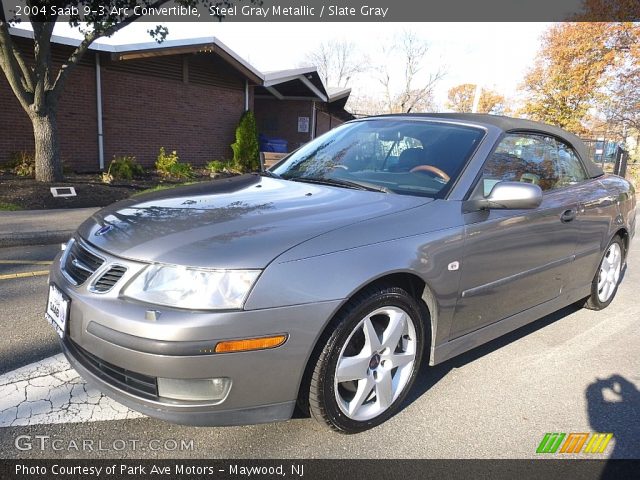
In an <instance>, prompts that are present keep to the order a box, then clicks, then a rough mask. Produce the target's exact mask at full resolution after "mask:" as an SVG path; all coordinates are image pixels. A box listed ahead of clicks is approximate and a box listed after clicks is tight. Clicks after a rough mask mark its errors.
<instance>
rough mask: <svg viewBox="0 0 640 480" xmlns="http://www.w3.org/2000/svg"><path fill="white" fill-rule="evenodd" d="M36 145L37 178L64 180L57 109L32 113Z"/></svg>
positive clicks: (40, 180) (48, 180)
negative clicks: (42, 112) (42, 113)
mask: <svg viewBox="0 0 640 480" xmlns="http://www.w3.org/2000/svg"><path fill="white" fill-rule="evenodd" d="M31 123H32V125H33V136H34V139H35V145H36V180H37V181H39V182H59V181H60V180H62V162H61V160H60V149H59V146H58V123H57V119H56V114H55V111H52V110H49V111H47V112H46V113H45V114H44V115H40V114H37V113H34V114H32V115H31Z"/></svg>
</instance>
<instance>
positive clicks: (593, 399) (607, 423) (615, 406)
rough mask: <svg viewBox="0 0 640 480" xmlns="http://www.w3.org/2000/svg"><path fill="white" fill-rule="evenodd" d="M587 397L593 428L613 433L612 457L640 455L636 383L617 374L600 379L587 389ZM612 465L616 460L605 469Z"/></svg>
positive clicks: (639, 407) (639, 404) (639, 405)
mask: <svg viewBox="0 0 640 480" xmlns="http://www.w3.org/2000/svg"><path fill="white" fill-rule="evenodd" d="M585 397H586V400H587V413H588V415H589V425H591V429H592V430H593V431H594V432H598V433H613V438H614V448H613V450H611V452H610V454H609V458H611V459H619V458H633V459H637V458H640V390H638V388H637V387H636V385H634V384H633V383H632V382H631V381H629V380H627V379H626V378H624V377H623V376H622V375H617V374H616V375H611V376H610V377H608V378H605V379H599V378H598V379H596V380H595V381H594V382H593V383H591V384H590V385H589V386H588V387H587V388H586V390H585ZM607 453H608V452H607ZM612 467H613V468H615V462H614V465H607V467H605V471H610V470H611V469H612ZM603 473H604V472H603Z"/></svg>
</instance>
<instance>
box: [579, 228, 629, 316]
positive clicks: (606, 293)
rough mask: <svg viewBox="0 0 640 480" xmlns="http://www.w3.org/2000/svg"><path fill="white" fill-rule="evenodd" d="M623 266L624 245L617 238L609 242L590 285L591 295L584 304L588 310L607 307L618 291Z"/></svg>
mask: <svg viewBox="0 0 640 480" xmlns="http://www.w3.org/2000/svg"><path fill="white" fill-rule="evenodd" d="M623 265H624V244H623V243H622V239H621V238H620V237H618V236H616V237H614V238H613V240H611V243H610V244H609V246H608V247H607V250H606V251H605V254H604V257H603V258H602V261H601V262H600V266H599V267H598V271H597V272H596V275H595V277H594V279H593V281H592V283H591V295H590V296H589V298H588V299H587V301H586V303H585V307H586V308H588V309H590V310H602V309H603V308H606V307H608V306H609V304H610V303H611V301H612V300H613V297H615V295H616V292H617V291H618V285H619V284H620V279H621V277H622V266H623Z"/></svg>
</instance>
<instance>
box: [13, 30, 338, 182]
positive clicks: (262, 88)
mask: <svg viewBox="0 0 640 480" xmlns="http://www.w3.org/2000/svg"><path fill="white" fill-rule="evenodd" d="M11 33H12V36H13V40H14V42H15V44H16V46H17V47H18V48H19V49H20V50H21V51H22V52H23V54H24V55H25V56H26V57H27V58H29V55H33V40H32V39H31V32H28V31H25V30H18V29H12V31H11ZM52 41H53V44H54V45H53V49H52V50H53V60H54V63H55V64H60V63H61V62H62V61H63V60H64V59H66V58H67V57H68V55H69V53H70V52H71V51H72V49H73V48H74V47H75V46H76V45H77V43H78V41H77V40H75V39H70V38H64V37H56V36H54V37H53V39H52ZM348 95H349V90H348V89H341V90H335V89H334V90H332V89H327V88H326V87H325V86H324V85H323V84H322V82H321V81H320V78H319V76H318V73H317V71H316V69H315V68H304V69H296V70H287V71H281V72H271V73H267V74H263V73H262V72H259V71H258V70H257V69H255V68H254V67H253V66H251V65H250V64H248V63H247V62H246V61H244V60H243V59H241V58H240V57H239V56H238V55H236V54H235V53H234V52H233V51H231V50H230V49H229V48H228V47H227V46H225V45H224V44H223V43H222V42H220V41H219V40H218V39H216V38H213V37H212V38H204V39H190V40H186V41H185V40H177V41H166V42H164V43H162V44H157V43H155V42H151V43H144V44H133V45H114V46H111V45H98V44H94V45H93V46H92V48H91V50H90V52H88V53H87V55H85V57H84V58H83V60H82V62H81V64H80V65H78V67H77V68H76V70H75V71H74V72H73V73H72V74H71V75H70V77H69V80H68V83H67V85H66V88H65V91H64V92H63V94H62V97H61V100H60V105H59V110H58V125H59V135H60V153H61V157H62V159H63V161H64V162H65V165H67V166H68V167H70V168H71V169H73V170H75V171H89V172H90V171H99V170H102V169H104V168H105V167H108V164H109V161H110V159H111V158H113V157H114V156H119V155H134V156H135V157H136V158H137V159H138V161H139V162H140V163H141V164H143V165H145V166H151V165H153V162H154V161H155V159H156V156H157V154H158V150H159V149H160V147H165V148H166V149H167V150H169V151H170V150H177V151H178V154H179V155H180V157H181V159H182V160H183V161H187V162H190V163H192V164H193V165H203V164H205V163H206V162H208V161H209V160H225V159H229V158H231V157H232V152H231V148H230V144H231V143H232V142H233V141H234V132H235V128H236V126H237V124H238V121H239V119H240V117H241V115H242V113H243V112H244V111H245V110H247V109H250V110H254V112H255V114H256V121H257V124H258V130H259V132H260V133H263V134H265V135H268V136H271V137H276V138H281V139H284V140H286V141H287V142H288V148H289V150H293V149H295V148H297V147H298V146H299V145H300V144H302V143H305V142H307V141H309V140H310V139H312V138H314V137H315V136H316V135H319V134H321V133H324V132H325V131H327V130H329V129H330V128H333V127H335V126H336V125H338V124H340V123H342V122H343V121H344V120H346V119H348V118H350V116H349V114H348V113H347V112H346V111H345V110H344V102H346V99H347V98H348ZM0 106H1V108H0V164H1V163H3V162H5V161H7V160H9V158H10V157H11V155H12V154H13V153H14V152H19V151H28V152H32V151H33V150H34V146H33V133H32V129H31V123H30V121H29V119H28V117H27V115H26V113H25V112H24V111H23V110H22V108H21V106H20V105H19V103H18V101H17V99H16V98H15V97H14V95H13V93H12V92H11V89H10V87H9V84H8V83H7V81H6V79H5V78H4V75H0Z"/></svg>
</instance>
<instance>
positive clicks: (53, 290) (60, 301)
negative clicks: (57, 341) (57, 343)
mask: <svg viewBox="0 0 640 480" xmlns="http://www.w3.org/2000/svg"><path fill="white" fill-rule="evenodd" d="M70 302H71V300H70V299H69V298H68V297H67V296H66V295H65V294H64V293H62V292H61V291H60V290H59V289H58V287H56V286H55V285H49V298H48V300H47V311H46V313H45V318H46V319H47V321H48V322H49V323H50V324H51V325H52V326H53V328H54V329H55V331H56V333H57V334H58V336H59V337H60V338H62V337H63V336H64V333H65V331H66V327H67V319H68V318H69V303H70Z"/></svg>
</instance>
